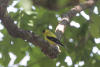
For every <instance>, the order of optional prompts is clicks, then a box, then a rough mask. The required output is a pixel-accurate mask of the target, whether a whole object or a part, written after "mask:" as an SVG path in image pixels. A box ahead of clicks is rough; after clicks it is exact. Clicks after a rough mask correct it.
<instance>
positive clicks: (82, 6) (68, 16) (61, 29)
mask: <svg viewBox="0 0 100 67" xmlns="http://www.w3.org/2000/svg"><path fill="white" fill-rule="evenodd" d="M96 2H97V0H88V1H86V2H84V3H83V4H79V5H76V6H75V7H74V8H72V9H71V10H70V11H69V12H67V13H65V14H63V15H62V19H61V21H60V22H59V24H58V25H57V27H56V30H55V32H56V35H57V37H58V39H60V38H61V37H62V35H63V33H64V31H65V29H66V26H67V25H68V24H69V23H70V20H71V19H72V18H73V17H74V16H75V15H76V14H77V13H79V12H81V11H82V10H85V9H87V8H90V7H92V6H94V4H95V3H96Z"/></svg>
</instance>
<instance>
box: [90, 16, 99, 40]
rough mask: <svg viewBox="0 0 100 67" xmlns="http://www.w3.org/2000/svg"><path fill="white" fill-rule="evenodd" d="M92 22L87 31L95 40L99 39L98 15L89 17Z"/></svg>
mask: <svg viewBox="0 0 100 67" xmlns="http://www.w3.org/2000/svg"><path fill="white" fill-rule="evenodd" d="M91 20H92V22H90V23H91V24H90V26H89V31H90V33H91V35H92V36H93V37H95V38H97V37H100V16H99V15H92V16H91Z"/></svg>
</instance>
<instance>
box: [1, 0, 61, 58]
mask: <svg viewBox="0 0 100 67" xmlns="http://www.w3.org/2000/svg"><path fill="white" fill-rule="evenodd" d="M8 2H9V0H0V3H2V4H0V19H1V20H2V23H3V25H4V26H5V28H6V29H7V31H8V33H9V34H10V35H11V36H13V37H16V38H22V39H23V40H27V41H28V42H31V43H33V44H34V45H35V46H38V47H40V49H41V50H42V52H43V53H44V54H45V55H47V56H49V57H50V58H56V57H57V55H58V54H59V50H58V49H57V47H54V46H51V45H50V44H49V43H47V42H46V41H45V40H43V39H42V38H40V37H39V36H38V35H36V34H33V33H31V32H30V31H26V30H23V29H20V28H18V27H17V26H16V24H14V20H13V19H12V18H11V17H10V16H7V15H6V8H7V4H8Z"/></svg>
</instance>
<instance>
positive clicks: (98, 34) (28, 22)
mask: <svg viewBox="0 0 100 67" xmlns="http://www.w3.org/2000/svg"><path fill="white" fill-rule="evenodd" d="M23 1H24V0H22V1H21V2H18V3H17V4H16V6H15V8H17V12H16V13H13V12H10V13H9V14H10V16H11V17H12V18H13V19H14V20H15V21H17V26H18V27H19V28H22V29H24V30H29V31H32V32H35V33H36V34H37V35H40V36H41V37H42V30H43V29H46V28H48V27H49V25H51V26H52V28H53V29H52V30H51V31H53V32H54V30H55V28H56V26H57V24H58V20H57V19H58V18H60V15H61V14H62V13H64V12H67V11H68V10H69V8H68V9H67V8H64V9H61V10H59V11H57V12H56V11H50V10H48V9H45V8H43V7H37V6H36V7H35V6H33V5H32V4H31V5H30V3H31V2H29V0H25V3H23ZM64 1H65V0H64ZM26 3H27V7H25V6H26ZM59 3H60V2H59ZM63 3H64V4H65V2H63V1H61V3H60V4H61V5H62V4H63ZM23 6H24V7H23ZM32 6H33V7H35V9H32V8H31V7H32ZM96 6H97V8H98V12H99V14H95V13H94V12H92V14H89V13H90V10H89V9H88V10H86V11H85V12H86V13H87V14H88V15H90V18H91V20H90V21H87V20H86V19H85V18H84V17H83V16H82V15H81V14H80V13H79V16H75V17H74V18H73V19H72V20H73V21H75V22H76V23H79V24H80V27H79V28H76V27H74V26H67V28H66V31H65V32H64V35H63V37H62V39H61V41H62V42H63V44H64V45H65V46H66V47H67V48H63V47H60V48H61V50H62V52H61V53H60V55H59V56H58V57H57V58H56V59H50V58H48V57H47V56H45V55H44V54H43V53H42V52H41V51H40V49H39V48H38V47H35V46H34V44H31V43H28V42H26V41H24V40H22V39H19V38H14V37H11V36H10V35H9V34H8V32H7V30H6V29H5V28H4V29H2V30H0V32H1V33H2V34H3V35H4V37H3V39H2V40H1V41H0V53H1V54H2V58H0V65H1V66H5V67H7V66H8V64H9V61H10V56H9V52H12V53H13V54H15V55H16V56H17V58H16V60H15V62H14V64H18V63H19V62H20V61H21V60H22V59H23V57H24V56H25V54H26V52H28V53H29V56H30V60H29V61H28V64H27V66H28V67H56V63H57V62H60V65H59V66H58V67H63V66H64V67H70V66H71V67H74V66H75V65H77V64H79V62H80V61H84V64H83V65H82V67H98V66H99V65H100V63H99V62H100V50H99V48H100V43H95V41H94V39H95V38H100V19H99V18H100V4H99V2H98V3H97V4H96ZM21 8H24V10H21ZM94 46H95V47H97V48H98V51H97V52H96V53H94V52H93V47H94ZM92 55H93V56H92ZM68 56H70V57H71V59H72V65H69V64H68V62H67V63H66V62H65V58H66V57H68ZM19 66H20V65H19ZM79 66H81V65H80V64H79ZM21 67H23V66H21Z"/></svg>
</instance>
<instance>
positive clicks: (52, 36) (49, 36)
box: [43, 29, 64, 46]
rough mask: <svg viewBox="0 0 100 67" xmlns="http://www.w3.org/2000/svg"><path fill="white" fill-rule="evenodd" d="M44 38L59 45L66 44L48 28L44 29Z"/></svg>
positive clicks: (52, 43)
mask: <svg viewBox="0 0 100 67" xmlns="http://www.w3.org/2000/svg"><path fill="white" fill-rule="evenodd" d="M43 35H44V39H45V40H46V41H48V42H49V44H51V45H54V46H57V45H60V46H64V45H63V44H62V43H61V42H60V40H58V39H57V37H56V35H55V34H54V33H53V32H51V31H50V30H48V29H45V30H43Z"/></svg>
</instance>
